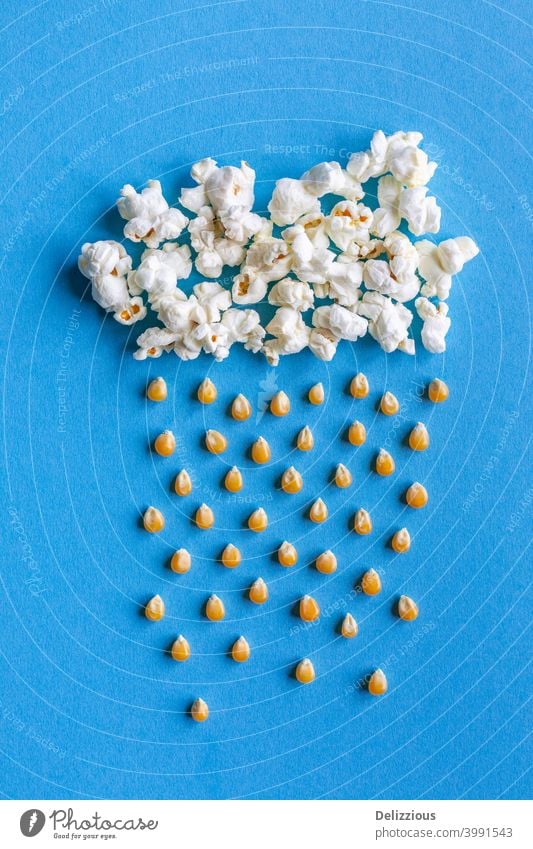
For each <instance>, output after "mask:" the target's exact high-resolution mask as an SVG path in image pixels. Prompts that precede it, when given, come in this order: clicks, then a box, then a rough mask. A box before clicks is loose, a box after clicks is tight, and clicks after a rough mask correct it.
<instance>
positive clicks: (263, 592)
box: [248, 578, 268, 604]
mask: <svg viewBox="0 0 533 849" xmlns="http://www.w3.org/2000/svg"><path fill="white" fill-rule="evenodd" d="M248 598H249V599H250V601H253V603H254V604H264V603H265V601H268V587H267V585H266V584H265V582H264V581H263V579H262V578H257V580H255V581H254V582H253V584H252V586H251V587H250V591H249V593H248Z"/></svg>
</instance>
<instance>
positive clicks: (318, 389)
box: [307, 383, 324, 405]
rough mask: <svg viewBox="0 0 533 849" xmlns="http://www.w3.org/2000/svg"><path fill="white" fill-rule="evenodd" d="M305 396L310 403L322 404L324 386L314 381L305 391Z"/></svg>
mask: <svg viewBox="0 0 533 849" xmlns="http://www.w3.org/2000/svg"><path fill="white" fill-rule="evenodd" d="M307 397H308V398H309V401H310V402H311V404H315V405H316V404H323V403H324V387H323V386H322V384H321V383H315V385H314V386H312V387H311V389H310V390H309V392H308V393H307Z"/></svg>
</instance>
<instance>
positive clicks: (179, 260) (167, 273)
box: [128, 243, 192, 308]
mask: <svg viewBox="0 0 533 849" xmlns="http://www.w3.org/2000/svg"><path fill="white" fill-rule="evenodd" d="M191 271H192V261H191V251H190V248H189V246H188V245H177V244H175V243H171V244H167V245H164V246H163V248H162V249H161V250H153V249H148V250H145V251H144V252H143V253H142V255H141V262H140V265H139V267H138V268H137V269H136V270H135V271H130V273H129V274H128V287H129V289H130V291H131V292H135V293H136V294H140V293H141V292H143V291H144V292H147V293H148V300H149V302H150V304H152V306H154V307H155V308H157V304H158V301H159V300H160V299H161V298H163V297H166V296H167V295H170V294H172V293H173V292H175V291H176V288H177V281H178V280H184V279H186V278H187V277H189V275H190V273H191Z"/></svg>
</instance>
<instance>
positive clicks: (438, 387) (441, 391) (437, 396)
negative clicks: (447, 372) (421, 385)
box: [428, 377, 450, 404]
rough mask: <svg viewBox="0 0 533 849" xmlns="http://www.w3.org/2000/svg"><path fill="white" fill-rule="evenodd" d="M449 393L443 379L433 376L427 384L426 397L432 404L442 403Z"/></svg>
mask: <svg viewBox="0 0 533 849" xmlns="http://www.w3.org/2000/svg"><path fill="white" fill-rule="evenodd" d="M449 394H450V390H449V389H448V387H447V385H446V384H445V383H444V381H443V380H440V378H438V377H435V378H434V379H433V380H432V381H431V383H430V384H429V386H428V398H429V400H430V401H433V403H434V404H442V402H443V401H446V400H447V398H448V396H449Z"/></svg>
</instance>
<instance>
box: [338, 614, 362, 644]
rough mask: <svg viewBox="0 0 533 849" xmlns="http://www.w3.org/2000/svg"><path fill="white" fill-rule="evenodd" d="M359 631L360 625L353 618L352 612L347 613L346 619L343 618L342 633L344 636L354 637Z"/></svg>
mask: <svg viewBox="0 0 533 849" xmlns="http://www.w3.org/2000/svg"><path fill="white" fill-rule="evenodd" d="M358 633H359V625H358V624H357V622H356V621H355V619H354V618H353V616H352V614H351V613H347V614H346V616H345V617H344V619H343V620H342V625H341V634H342V636H343V637H346V638H347V639H351V638H352V637H356V636H357V634H358Z"/></svg>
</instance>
